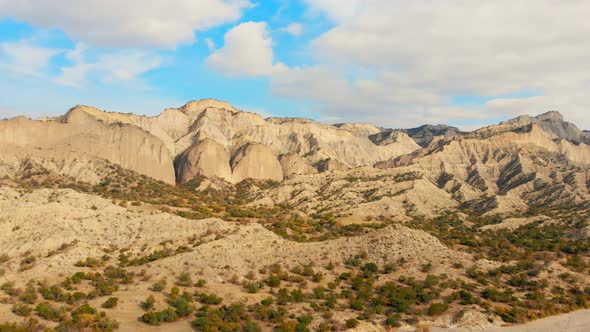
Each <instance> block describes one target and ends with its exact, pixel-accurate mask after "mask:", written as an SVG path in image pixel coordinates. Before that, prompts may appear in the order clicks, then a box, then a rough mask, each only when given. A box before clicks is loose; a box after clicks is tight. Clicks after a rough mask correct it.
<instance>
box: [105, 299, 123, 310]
mask: <svg viewBox="0 0 590 332" xmlns="http://www.w3.org/2000/svg"><path fill="white" fill-rule="evenodd" d="M118 303H119V299H118V298H116V297H111V298H109V299H108V300H106V302H104V303H103V304H102V307H103V308H105V309H111V308H114V307H116V306H117V304H118Z"/></svg>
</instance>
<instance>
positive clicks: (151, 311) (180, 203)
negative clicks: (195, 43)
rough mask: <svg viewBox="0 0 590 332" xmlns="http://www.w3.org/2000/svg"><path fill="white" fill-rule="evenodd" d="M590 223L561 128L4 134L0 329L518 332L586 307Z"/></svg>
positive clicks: (129, 124)
mask: <svg viewBox="0 0 590 332" xmlns="http://www.w3.org/2000/svg"><path fill="white" fill-rule="evenodd" d="M589 220H590V132H589V131H584V130H580V129H579V128H578V127H577V126H576V125H574V124H572V123H569V122H567V121H565V120H564V118H563V116H562V115H561V114H560V113H558V112H555V111H550V112H546V113H543V114H540V115H537V116H529V115H523V116H519V117H516V118H514V119H511V120H507V121H504V122H501V123H498V124H495V125H490V126H486V127H483V128H480V129H477V130H473V131H463V130H460V129H459V128H456V127H452V126H447V125H440V124H439V125H423V126H420V127H416V128H410V129H389V128H380V127H377V126H374V125H370V124H355V123H341V124H334V125H330V124H325V123H321V122H317V121H313V120H309V119H301V118H275V117H271V118H263V117H261V116H260V115H258V114H254V113H249V112H244V111H240V110H238V109H236V108H234V107H233V106H231V105H230V104H228V103H226V102H222V101H218V100H212V99H205V100H199V101H191V102H189V103H187V104H186V105H184V106H182V107H180V108H170V109H166V110H164V111H163V112H162V113H161V114H159V115H157V116H154V117H147V116H140V115H136V114H123V113H114V112H107V111H102V110H99V109H97V108H94V107H89V106H76V107H73V108H72V109H70V110H68V111H67V112H66V113H65V114H64V115H62V116H58V117H52V118H42V119H36V120H35V119H28V118H25V117H16V118H12V119H4V120H0V291H2V292H3V294H4V296H5V297H3V298H1V299H0V330H2V328H4V327H5V326H4V325H2V321H15V322H16V323H14V324H16V325H6V326H8V327H7V330H10V329H11V328H13V329H16V328H17V327H23V328H25V329H24V330H23V331H35V330H40V329H41V328H45V327H49V328H55V330H57V331H70V330H84V329H94V330H100V331H113V330H115V329H117V328H120V330H123V331H135V330H154V331H156V330H159V329H162V328H165V329H167V330H171V331H172V330H173V331H194V330H197V331H213V330H224V331H225V330H227V331H230V330H231V331H267V330H268V331H270V330H275V331H308V330H310V329H313V330H318V331H326V330H344V329H351V330H356V331H386V330H388V329H391V328H394V327H401V328H404V329H409V330H412V329H415V330H419V331H426V330H428V329H429V328H430V326H433V327H437V328H441V329H443V328H448V327H451V328H456V327H459V328H466V329H470V330H471V329H475V330H485V331H489V330H493V331H518V328H519V327H514V330H512V327H501V326H503V325H507V324H515V323H518V324H520V323H526V322H528V321H529V320H534V319H539V318H543V317H545V316H549V315H556V314H561V313H566V312H569V311H573V310H576V309H583V308H586V307H587V303H590V277H589V276H588V271H589V270H590V259H589V258H588V255H587V253H588V252H589V251H590V225H589V224H588V221H589ZM197 280H198V281H197ZM109 301H110V302H109ZM99 306H101V307H102V308H103V309H104V311H105V312H104V313H98V312H97V310H96V309H94V307H99ZM31 315H35V316H36V317H38V318H39V319H41V323H39V321H37V320H34V319H32V318H30V316H31ZM23 316H24V317H25V318H22V317H23ZM189 317H192V319H193V320H192V321H191V323H190V324H189V323H187V320H188V319H189ZM563 317H564V316H560V317H558V318H556V319H557V320H555V321H550V322H558V323H554V324H561V325H560V326H566V325H568V324H572V323H571V322H565V323H564V321H567V318H563ZM568 317H569V316H568ZM576 317H578V318H577V320H576V321H578V322H587V321H590V318H587V317H590V312H588V313H586V312H584V311H582V312H577V313H576ZM19 319H25V320H24V321H23V322H22V323H18V320H19ZM549 319H550V320H551V319H552V318H549ZM7 324H8V323H7ZM19 324H20V325H19ZM39 324H41V325H39ZM534 324H536V325H534V326H541V327H543V326H544V327H547V326H551V325H543V324H549V323H544V322H543V320H541V321H538V322H535V323H534ZM564 324H565V325H564ZM584 324H585V323H584ZM531 326H532V325H531ZM568 326H569V325H568ZM523 328H526V327H523ZM443 330H444V329H443Z"/></svg>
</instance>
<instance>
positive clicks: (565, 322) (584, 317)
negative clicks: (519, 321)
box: [432, 310, 590, 332]
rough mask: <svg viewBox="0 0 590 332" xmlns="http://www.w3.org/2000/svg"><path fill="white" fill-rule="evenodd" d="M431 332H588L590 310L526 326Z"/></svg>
mask: <svg viewBox="0 0 590 332" xmlns="http://www.w3.org/2000/svg"><path fill="white" fill-rule="evenodd" d="M432 331H433V332H468V331H489V332H587V331H590V310H578V311H574V312H570V313H567V314H563V315H559V316H553V317H547V318H543V319H539V320H536V321H533V322H530V323H527V324H523V325H516V326H507V327H496V328H490V329H483V330H470V329H454V328H450V329H443V328H433V329H432Z"/></svg>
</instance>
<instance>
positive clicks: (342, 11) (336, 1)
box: [305, 0, 369, 21]
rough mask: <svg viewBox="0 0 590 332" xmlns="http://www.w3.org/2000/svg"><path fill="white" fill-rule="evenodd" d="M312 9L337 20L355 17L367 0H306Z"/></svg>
mask: <svg viewBox="0 0 590 332" xmlns="http://www.w3.org/2000/svg"><path fill="white" fill-rule="evenodd" d="M305 2H306V3H307V4H308V5H309V6H310V8H311V9H312V10H315V11H318V12H322V13H324V14H326V15H327V16H328V17H330V18H331V19H332V20H335V21H344V20H346V19H349V18H351V17H353V16H354V15H355V14H356V13H357V12H358V11H359V9H360V8H361V5H362V4H363V3H364V2H369V1H366V0H346V1H342V0H305Z"/></svg>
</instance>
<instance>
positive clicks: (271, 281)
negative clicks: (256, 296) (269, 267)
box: [266, 275, 281, 287]
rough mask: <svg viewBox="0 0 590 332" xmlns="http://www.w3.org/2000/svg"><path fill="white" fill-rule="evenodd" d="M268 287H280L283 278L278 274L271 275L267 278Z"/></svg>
mask: <svg viewBox="0 0 590 332" xmlns="http://www.w3.org/2000/svg"><path fill="white" fill-rule="evenodd" d="M266 284H267V285H268V287H279V286H280V285H281V279H280V278H279V276H277V275H271V276H269V277H268V279H266Z"/></svg>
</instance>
